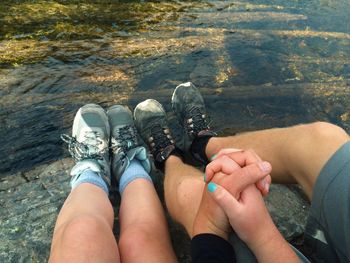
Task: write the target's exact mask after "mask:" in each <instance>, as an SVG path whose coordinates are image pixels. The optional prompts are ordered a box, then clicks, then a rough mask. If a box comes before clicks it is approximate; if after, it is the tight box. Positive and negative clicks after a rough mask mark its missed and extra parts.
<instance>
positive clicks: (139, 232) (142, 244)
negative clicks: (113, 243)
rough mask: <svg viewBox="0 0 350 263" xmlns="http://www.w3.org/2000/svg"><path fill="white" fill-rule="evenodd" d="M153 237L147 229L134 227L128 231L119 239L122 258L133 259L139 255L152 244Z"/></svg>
mask: <svg viewBox="0 0 350 263" xmlns="http://www.w3.org/2000/svg"><path fill="white" fill-rule="evenodd" d="M153 239H154V238H153V235H152V233H150V231H147V229H146V228H145V227H139V226H133V227H132V228H129V229H126V230H125V231H124V232H123V233H122V235H121V236H120V239H119V247H120V251H121V253H122V257H123V258H125V257H132V255H133V254H139V253H140V251H143V250H145V249H146V248H147V247H149V246H150V244H152V241H153Z"/></svg>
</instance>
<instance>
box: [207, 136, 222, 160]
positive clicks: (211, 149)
mask: <svg viewBox="0 0 350 263" xmlns="http://www.w3.org/2000/svg"><path fill="white" fill-rule="evenodd" d="M219 141H220V138H219V137H211V138H210V139H209V140H208V143H207V145H206V147H205V155H206V156H207V158H208V159H209V160H211V158H212V157H213V156H214V155H215V154H217V153H218V152H219V150H220V147H219Z"/></svg>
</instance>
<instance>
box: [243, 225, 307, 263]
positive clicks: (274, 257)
mask: <svg viewBox="0 0 350 263" xmlns="http://www.w3.org/2000/svg"><path fill="white" fill-rule="evenodd" d="M249 247H250V248H251V249H252V251H253V253H254V255H255V256H256V258H257V259H258V261H259V263H265V262H266V263H274V262H276V263H279V262H287V263H294V262H300V259H299V257H298V256H297V255H296V254H295V252H294V251H293V249H292V248H291V246H290V245H289V244H288V242H287V241H286V240H285V239H284V238H283V236H282V235H281V234H280V232H279V231H278V229H277V228H276V227H274V229H273V231H270V234H269V235H268V236H266V242H262V243H261V242H260V244H258V245H256V244H253V245H249Z"/></svg>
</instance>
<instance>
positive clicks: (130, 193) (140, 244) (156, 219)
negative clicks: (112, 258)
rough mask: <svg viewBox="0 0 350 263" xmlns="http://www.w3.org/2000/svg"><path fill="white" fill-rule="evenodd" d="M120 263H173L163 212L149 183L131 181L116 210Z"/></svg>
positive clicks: (172, 253)
mask: <svg viewBox="0 0 350 263" xmlns="http://www.w3.org/2000/svg"><path fill="white" fill-rule="evenodd" d="M119 220H120V239H119V247H120V254H121V260H122V262H150V263H151V262H152V263H153V262H176V256H175V253H174V250H173V248H172V245H171V240H170V235H169V230H168V225H167V222H166V219H165V215H164V210H163V207H162V205H161V203H160V200H159V198H158V195H157V192H156V191H155V189H154V186H153V184H152V182H150V181H149V180H145V179H143V178H138V179H136V180H133V181H132V182H130V183H129V184H128V186H127V187H126V188H125V190H124V192H123V194H122V201H121V206H120V210H119Z"/></svg>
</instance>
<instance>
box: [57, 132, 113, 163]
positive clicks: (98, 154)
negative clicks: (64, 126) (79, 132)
mask: <svg viewBox="0 0 350 263" xmlns="http://www.w3.org/2000/svg"><path fill="white" fill-rule="evenodd" d="M85 138H86V141H85V142H84V143H82V142H78V141H77V139H76V138H75V137H72V136H69V135H68V134H61V139H62V140H63V141H64V142H65V143H67V144H68V151H69V153H70V154H71V156H72V157H73V158H74V159H75V160H76V161H81V160H84V159H98V160H102V159H103V155H104V154H105V153H106V151H108V148H107V147H106V148H104V149H102V150H99V148H98V145H99V144H102V139H101V138H100V134H99V133H98V132H94V131H91V132H86V134H85Z"/></svg>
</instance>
